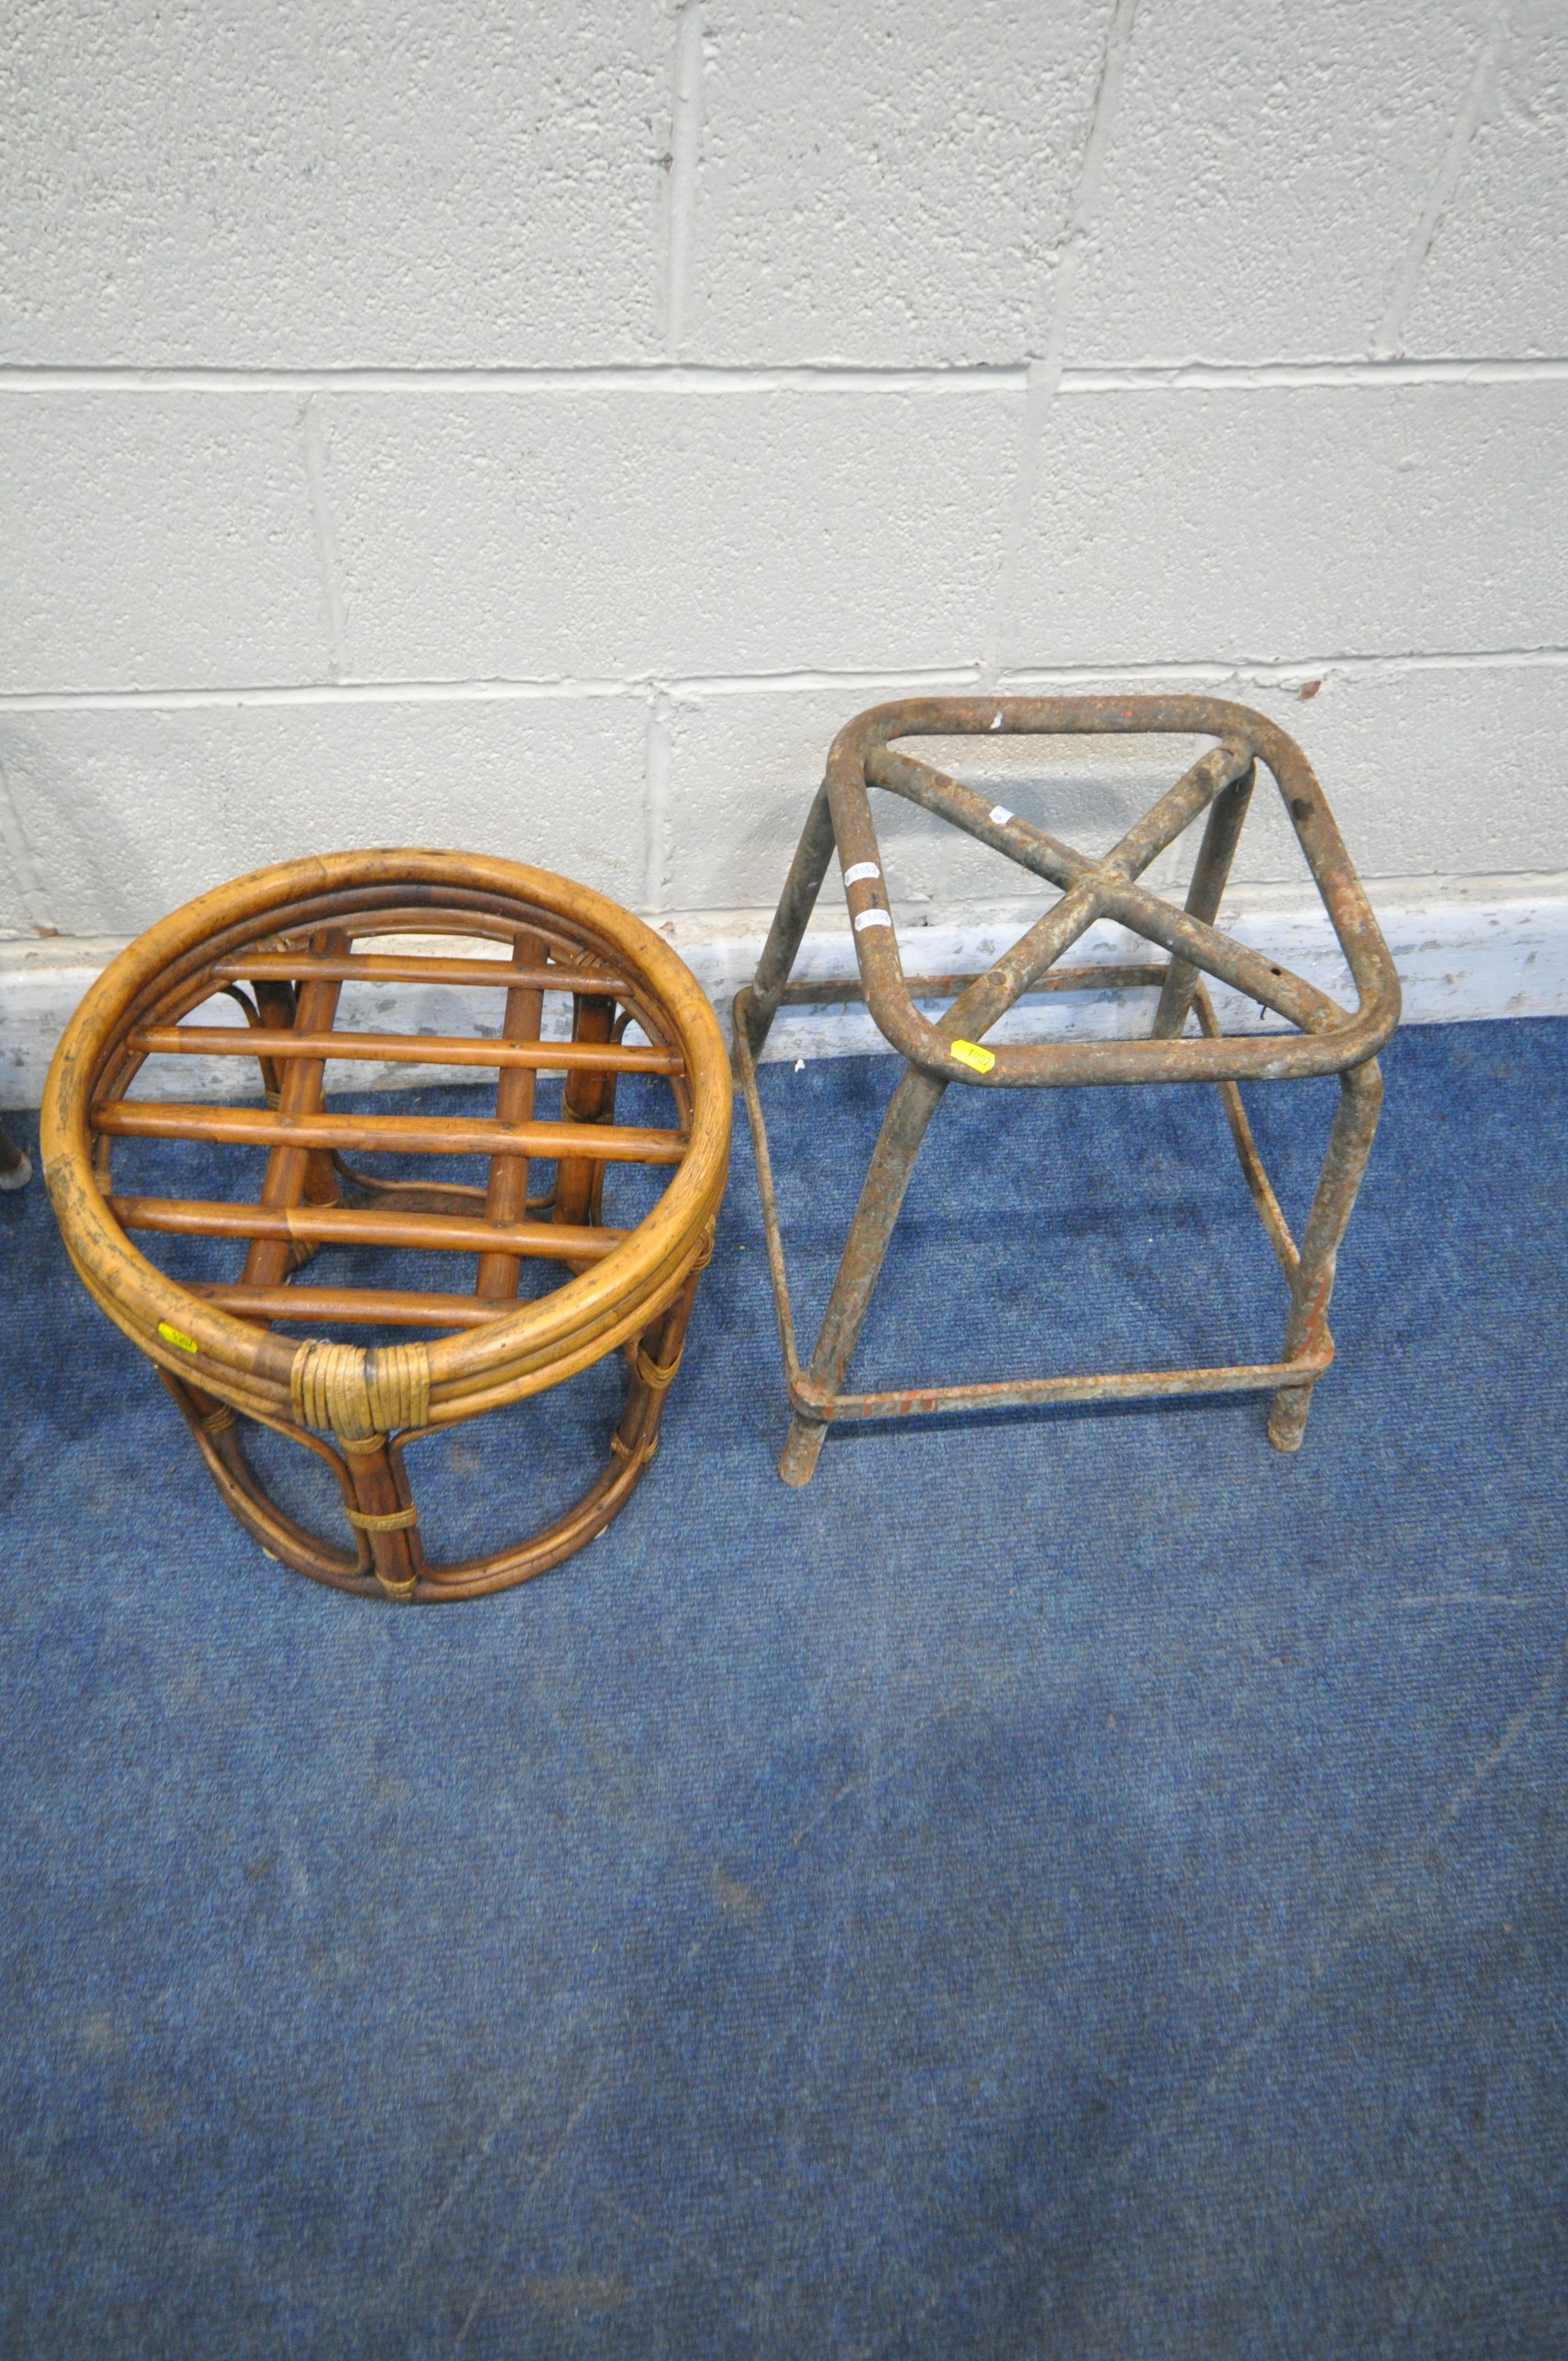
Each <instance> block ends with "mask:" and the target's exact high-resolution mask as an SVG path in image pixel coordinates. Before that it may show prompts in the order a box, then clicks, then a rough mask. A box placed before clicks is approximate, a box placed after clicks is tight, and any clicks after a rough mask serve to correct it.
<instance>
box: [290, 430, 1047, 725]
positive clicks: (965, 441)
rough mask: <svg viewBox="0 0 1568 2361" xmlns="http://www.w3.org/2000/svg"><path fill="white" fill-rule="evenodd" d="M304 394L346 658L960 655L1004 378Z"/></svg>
mask: <svg viewBox="0 0 1568 2361" xmlns="http://www.w3.org/2000/svg"><path fill="white" fill-rule="evenodd" d="M322 406H323V424H324V434H325V449H326V482H327V488H328V495H329V500H330V504H331V508H332V511H333V515H334V520H335V529H336V536H337V542H338V546H339V549H340V551H341V553H342V561H343V591H344V606H345V618H346V632H347V648H348V658H349V666H350V669H351V671H352V672H354V673H356V674H358V675H367V676H375V677H387V676H402V677H413V678H431V677H435V676H440V677H444V678H453V677H470V678H471V677H475V676H478V677H486V678H488V677H509V678H529V679H537V678H541V677H543V678H554V677H557V676H576V677H577V678H602V677H607V676H616V677H619V676H621V675H648V674H650V673H653V674H661V675H667V674H682V673H685V674H690V673H696V674H708V673H715V672H730V671H741V672H750V671H762V672H784V671H792V670H798V669H802V668H812V669H822V668H831V669H836V670H841V669H844V668H853V669H857V670H859V669H866V670H880V669H882V668H883V667H884V666H897V667H899V668H903V667H906V666H924V665H927V664H939V665H944V666H946V665H959V664H967V663H970V662H972V661H973V660H974V658H975V657H976V655H977V654H978V653H979V650H980V647H981V642H982V639H983V637H984V632H985V627H986V620H987V616H988V612H989V607H990V600H991V596H992V582H993V580H994V577H995V574H996V569H997V566H998V562H999V555H1000V549H1001V539H1002V529H1003V514H1004V511H1005V507H1006V503H1007V500H1008V497H1009V494H1010V490H1011V485H1012V480H1013V475H1014V466H1015V459H1016V445H1017V433H1018V419H1019V411H1020V397H1019V396H1017V395H1016V394H1014V393H998V392H996V391H994V390H983V391H973V390H970V391H967V392H961V393H951V392H947V391H943V392H940V393H930V394H922V395H920V396H918V397H916V398H914V399H910V400H902V399H898V398H896V397H894V398H890V397H889V396H887V395H886V394H872V393H865V392H842V393H839V392H835V393H831V394H825V393H821V392H801V391H791V390H771V391H770V390H765V389H764V390H759V391H755V392H753V391H750V390H744V391H740V392H730V393H711V394H699V393H693V392H690V391H687V392H679V393H678V392H669V391H662V390H650V391H641V390H627V391H623V392H615V391H611V392H592V393H589V392H583V393H575V392H558V391H540V392H526V393H505V394H502V393H493V394H486V395H476V396H464V397H462V398H460V399H453V398H450V397H440V398H433V399H431V400H429V401H424V400H421V401H409V400H407V399H406V398H403V397H400V396H381V395H348V394H342V395H334V396H332V397H331V398H329V399H327V400H325V401H323V405H322Z"/></svg>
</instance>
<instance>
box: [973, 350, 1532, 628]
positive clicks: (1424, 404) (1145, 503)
mask: <svg viewBox="0 0 1568 2361" xmlns="http://www.w3.org/2000/svg"><path fill="white" fill-rule="evenodd" d="M1565 642H1568V386H1564V385H1561V384H1551V383H1533V384H1532V383H1517V382H1516V383H1511V384H1507V385H1457V384H1443V385H1402V386H1394V387H1388V388H1382V387H1379V388H1376V389H1373V388H1369V387H1365V386H1360V387H1356V386H1346V387H1335V388H1324V387H1293V388H1290V389H1288V390H1254V391H1251V392H1246V393H1232V392H1228V391H1227V392H1220V393H1197V392H1191V391H1189V392H1181V393H1178V392H1164V391H1162V392H1136V393H1116V394H1083V395H1073V396H1070V397H1069V396H1066V395H1064V396H1062V397H1061V398H1059V399H1058V401H1057V402H1056V403H1055V405H1054V406H1053V408H1052V411H1051V412H1050V415H1049V417H1048V419H1047V423H1046V429H1045V442H1044V447H1043V451H1042V455H1041V462H1040V469H1039V478H1038V482H1037V487H1036V497H1035V500H1034V505H1033V511H1032V513H1031V516H1030V518H1029V521H1028V524H1027V528H1026V531H1025V536H1024V542H1023V546H1022V549H1021V552H1020V557H1019V567H1018V577H1017V606H1016V610H1015V613H1014V619H1013V622H1012V627H1011V630H1010V631H1009V633H1008V635H1007V640H1006V648H1007V657H1008V661H1009V663H1010V664H1012V665H1013V666H1014V668H1024V667H1032V666H1040V667H1047V666H1053V665H1058V664H1096V665H1099V664H1115V663H1117V662H1124V663H1125V662H1142V663H1149V662H1154V663H1163V662H1165V661H1166V660H1167V659H1170V660H1172V661H1187V660H1190V661H1194V662H1211V661H1213V660H1214V659H1215V658H1220V659H1222V660H1241V659H1250V660H1253V661H1262V662H1265V663H1273V662H1277V661H1284V662H1291V663H1293V662H1295V661H1296V660H1298V659H1299V660H1300V661H1302V662H1303V663H1306V662H1310V661H1312V660H1313V659H1319V658H1324V659H1326V658H1327V657H1330V656H1332V655H1336V654H1348V653H1356V654H1386V653H1409V652H1412V651H1420V650H1431V651H1439V652H1442V653H1456V652H1464V653H1472V652H1475V651H1480V650H1506V649H1512V648H1518V647H1521V646H1522V647H1541V646H1547V647H1550V646H1562V645H1563V644H1564V643H1565Z"/></svg>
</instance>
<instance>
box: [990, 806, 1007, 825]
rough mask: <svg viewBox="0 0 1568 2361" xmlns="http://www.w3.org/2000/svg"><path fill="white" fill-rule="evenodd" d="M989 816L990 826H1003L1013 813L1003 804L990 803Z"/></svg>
mask: <svg viewBox="0 0 1568 2361" xmlns="http://www.w3.org/2000/svg"><path fill="white" fill-rule="evenodd" d="M989 817H990V820H991V825H992V828H1005V827H1006V825H1007V823H1008V821H1009V820H1010V819H1011V818H1013V814H1012V813H1011V812H1010V811H1009V810H1008V808H1007V807H1006V805H1005V804H992V807H991V811H990V815H989Z"/></svg>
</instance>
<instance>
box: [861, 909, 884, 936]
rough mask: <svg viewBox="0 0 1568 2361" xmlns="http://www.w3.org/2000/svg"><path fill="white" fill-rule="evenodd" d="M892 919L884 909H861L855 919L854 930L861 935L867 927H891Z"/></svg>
mask: <svg viewBox="0 0 1568 2361" xmlns="http://www.w3.org/2000/svg"><path fill="white" fill-rule="evenodd" d="M892 924H893V920H892V919H891V918H890V917H888V915H887V912H886V911H885V910H862V911H861V915H860V917H858V918H857V919H856V920H855V932H856V934H857V935H863V934H864V933H865V931H866V928H868V927H891V926H892Z"/></svg>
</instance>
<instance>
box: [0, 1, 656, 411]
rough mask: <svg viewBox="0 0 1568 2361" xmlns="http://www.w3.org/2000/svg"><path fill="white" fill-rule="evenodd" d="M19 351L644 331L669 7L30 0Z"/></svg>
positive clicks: (7, 206)
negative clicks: (147, 4)
mask: <svg viewBox="0 0 1568 2361" xmlns="http://www.w3.org/2000/svg"><path fill="white" fill-rule="evenodd" d="M5 27H6V28H5V30H4V31H0V76H3V77H4V78H5V80H6V81H8V82H9V84H10V92H11V94H10V96H9V97H8V100H7V106H6V118H7V137H6V140H5V163H4V166H3V167H0V173H3V177H0V190H3V192H4V194H3V197H0V223H3V224H4V230H3V231H0V236H4V238H5V246H4V248H3V249H0V269H3V278H4V282H5V293H4V296H3V298H0V353H3V354H4V357H5V358H7V359H11V360H20V361H35V362H36V361H48V362H59V363H76V364H89V363H102V362H129V363H133V364H138V365H151V364H201V365H209V366H210V365H229V366H240V367H262V368H265V367H273V366H291V367H309V368H316V367H325V366H328V365H334V364H372V365H373V364H378V363H379V364H393V363H396V364H447V365H451V366H455V367H466V366H473V365H475V364H478V363H502V364H505V363H510V364H526V363H532V362H539V361H545V362H559V363H568V364H569V363H573V362H576V361H578V360H580V359H582V358H584V357H590V358H595V359H610V360H615V359H631V358H636V357H641V356H642V355H644V354H645V353H647V352H648V351H649V350H650V349H651V348H652V336H653V333H654V294H655V286H656V281H657V274H658V269H659V248H660V239H661V222H662V214H663V191H664V177H665V176H664V173H663V170H661V160H660V159H661V155H662V153H663V149H664V147H665V142H666V139H667V136H668V126H667V115H668V108H669V86H670V55H671V41H672V35H671V28H670V24H669V19H668V17H667V16H665V14H664V12H663V10H662V9H660V8H659V7H656V6H651V7H641V8H629V7H626V6H624V5H620V0H585V5H581V6H575V7H572V8H570V9H548V8H537V7H535V8H529V9H524V10H521V11H520V10H519V9H517V8H515V7H513V6H510V5H507V0H447V5H444V6H443V7H440V8H431V7H427V6H422V5H419V0H378V5H376V6H374V7H370V8H364V7H359V6H356V5H352V0H272V5H269V6H267V7H258V6H256V5H250V4H249V0H202V5H192V0H175V5H171V6H167V7H162V8H158V9H149V8H145V7H126V6H122V5H111V0H18V5H16V6H15V7H13V8H12V9H10V10H9V11H8V12H7V14H6V18H5Z"/></svg>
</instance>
